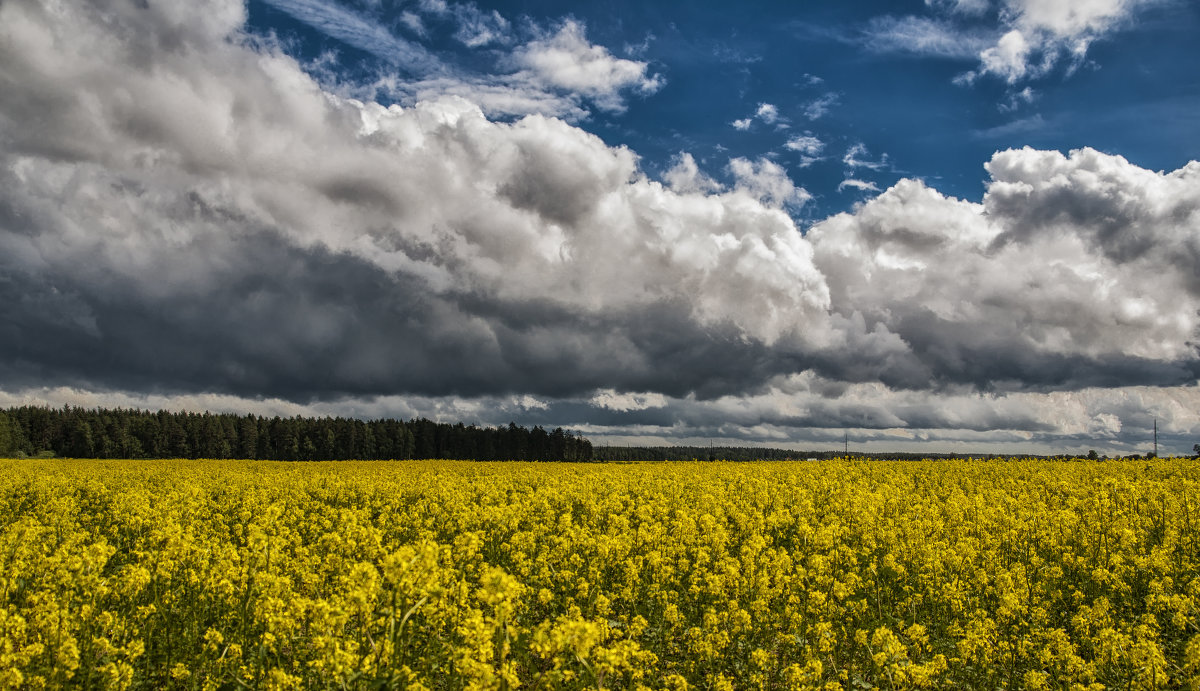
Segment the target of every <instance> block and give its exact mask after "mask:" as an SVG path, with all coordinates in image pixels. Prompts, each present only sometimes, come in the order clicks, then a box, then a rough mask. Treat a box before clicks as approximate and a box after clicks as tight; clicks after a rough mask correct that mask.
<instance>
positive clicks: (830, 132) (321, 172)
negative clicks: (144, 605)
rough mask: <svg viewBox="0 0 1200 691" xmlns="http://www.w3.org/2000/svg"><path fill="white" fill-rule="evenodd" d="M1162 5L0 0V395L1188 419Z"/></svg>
mask: <svg viewBox="0 0 1200 691" xmlns="http://www.w3.org/2000/svg"><path fill="white" fill-rule="evenodd" d="M1198 35H1200V5H1197V4H1196V3H1194V2H1189V1H1187V0H925V1H924V2H915V1H914V2H840V3H779V2H754V1H748V2H742V3H736V4H732V5H731V4H728V3H708V2H692V3H686V4H685V3H665V2H664V3H644V2H626V1H624V0H609V1H606V2H577V3H571V4H570V5H569V6H564V5H563V4H562V3H550V2H536V1H533V0H529V1H524V2H495V3H476V2H453V1H451V0H88V1H86V2H79V1H78V0H6V1H5V2H3V3H0V93H3V94H4V97H3V98H2V99H0V406H8V405H21V404H48V405H54V406H59V405H64V404H71V405H83V406H88V407H92V406H122V407H138V408H152V409H158V408H166V409H173V410H181V409H187V410H213V411H228V412H243V413H245V412H250V413H255V414H263V415H276V414H279V415H291V414H303V415H349V416H356V417H362V418H378V417H399V418H411V417H428V418H431V419H436V420H439V421H463V422H467V423H475V424H483V425H499V424H507V423H508V422H510V421H514V422H517V423H518V424H523V425H544V426H547V427H558V426H562V427H564V428H568V429H571V430H575V431H578V432H581V433H583V434H584V435H586V436H588V437H589V438H591V439H592V440H593V442H594V443H597V444H668V445H669V444H707V443H709V442H710V441H711V442H712V443H716V444H723V445H738V446H746V445H767V446H775V447H783V448H793V449H814V450H824V449H835V448H839V447H841V446H842V444H843V439H844V438H845V437H848V438H849V443H850V446H851V447H852V450H859V451H884V450H896V451H916V452H919V451H930V452H934V451H936V452H945V451H958V452H964V453H966V452H975V453H1062V452H1074V453H1086V452H1087V450H1089V449H1096V450H1097V451H1098V452H1100V453H1108V454H1127V453H1134V452H1137V453H1145V452H1146V451H1149V450H1151V448H1152V447H1151V444H1152V434H1153V428H1154V425H1155V424H1156V423H1157V427H1158V434H1159V443H1160V453H1162V454H1167V453H1176V454H1185V453H1190V452H1191V449H1192V445H1193V444H1194V443H1197V442H1200V388H1198V387H1197V383H1198V380H1200V351H1198V346H1197V343H1198V342H1200V339H1198V335H1200V334H1198V331H1200V163H1198V162H1197V160H1196V159H1197V158H1198V157H1200V155H1198V153H1197V149H1198V148H1200V73H1198V72H1197V70H1196V69H1195V66H1196V65H1197V64H1200V44H1198V43H1197V42H1196V41H1195V37H1196V36H1198Z"/></svg>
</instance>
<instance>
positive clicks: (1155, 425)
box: [1154, 418, 1158, 458]
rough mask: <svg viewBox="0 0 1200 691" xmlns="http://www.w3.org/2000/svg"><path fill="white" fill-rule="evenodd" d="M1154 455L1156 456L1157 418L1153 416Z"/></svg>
mask: <svg viewBox="0 0 1200 691" xmlns="http://www.w3.org/2000/svg"><path fill="white" fill-rule="evenodd" d="M1154 457H1155V458H1158V418H1154Z"/></svg>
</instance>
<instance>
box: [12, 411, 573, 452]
mask: <svg viewBox="0 0 1200 691" xmlns="http://www.w3.org/2000/svg"><path fill="white" fill-rule="evenodd" d="M34 455H44V456H63V457H69V458H248V459H261V460H279V461H338V460H348V459H361V460H378V459H405V458H448V459H461V460H480V461H490V460H513V461H591V460H593V452H592V443H591V442H590V441H588V440H587V439H585V438H583V437H582V436H580V435H578V434H574V433H571V432H568V431H565V430H563V429H562V428H561V427H559V428H556V429H554V430H552V431H547V430H545V429H544V428H542V427H540V426H535V427H534V428H532V429H528V428H525V427H521V426H518V425H516V424H515V423H509V425H508V426H507V427H477V426H475V425H464V424H463V423H461V422H460V423H457V424H449V423H440V422H433V421H431V420H426V419H424V418H421V419H414V420H408V421H401V420H395V419H379V420H357V419H353V418H343V417H319V418H318V417H299V416H296V417H278V416H276V417H263V416H257V415H235V414H230V413H207V412H205V413H193V412H169V411H157V412H151V411H146V410H135V409H122V408H117V409H105V408H92V409H85V408H80V407H75V406H67V407H63V408H50V407H45V406H21V407H14V408H8V409H6V410H0V457H9V456H34Z"/></svg>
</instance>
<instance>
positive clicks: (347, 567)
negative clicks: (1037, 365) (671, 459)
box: [0, 460, 1200, 690]
mask: <svg viewBox="0 0 1200 691" xmlns="http://www.w3.org/2000/svg"><path fill="white" fill-rule="evenodd" d="M1198 567H1200V463H1198V462H1196V461H1193V460H1148V461H1120V462H1113V461H1108V462H1084V461H1078V462H1045V461H1035V460H1010V461H971V462H966V461H924V462H904V463H899V462H875V461H855V460H846V461H833V462H815V463H756V464H724V463H679V464H645V465H599V464H596V465H567V464H518V463H494V464H473V463H467V462H450V461H405V462H369V463H312V464H296V463H271V462H254V461H204V460H201V461H72V460H11V461H0V590H2V591H3V600H2V602H0V688H13V689H24V688H29V689H40V688H61V687H82V688H105V687H109V688H147V689H159V688H179V689H191V688H197V689H217V688H225V689H235V688H263V689H276V688H278V689H284V688H304V689H343V688H347V689H368V688H371V689H373V688H409V689H421V688H429V689H435V688H436V689H460V688H476V689H484V688H486V689H500V688H527V689H536V688H541V689H559V688H607V689H617V688H652V689H684V688H700V689H730V688H739V689H740V688H747V689H790V688H826V689H839V688H840V689H847V690H851V689H870V688H964V689H967V688H969V689H992V688H1029V689H1038V688H1052V689H1101V688H1121V689H1125V688H1133V689H1154V688H1189V687H1190V688H1193V689H1194V688H1198V687H1200V628H1198V627H1200V568H1198Z"/></svg>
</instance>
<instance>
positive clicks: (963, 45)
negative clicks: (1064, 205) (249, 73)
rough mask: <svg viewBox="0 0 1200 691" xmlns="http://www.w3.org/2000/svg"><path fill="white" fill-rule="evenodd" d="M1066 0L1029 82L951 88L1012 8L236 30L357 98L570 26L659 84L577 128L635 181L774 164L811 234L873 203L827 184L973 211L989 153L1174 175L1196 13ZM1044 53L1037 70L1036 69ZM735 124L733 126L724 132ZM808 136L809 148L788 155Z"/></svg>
mask: <svg viewBox="0 0 1200 691" xmlns="http://www.w3.org/2000/svg"><path fill="white" fill-rule="evenodd" d="M1020 4H1021V3H1012V5H1014V6H1019V5H1020ZM1031 4H1036V3H1031ZM1046 4H1053V3H1046ZM1077 4H1079V5H1080V8H1079V9H1078V10H1076V13H1077V14H1078V15H1079V16H1078V17H1077V18H1075V19H1074V21H1072V20H1071V19H1070V18H1060V19H1059V21H1060V23H1061V24H1062V26H1052V27H1051V28H1049V29H1047V28H1045V27H1040V28H1041V30H1043V31H1049V32H1051V33H1054V32H1060V34H1061V35H1060V34H1054V35H1052V36H1049V37H1044V38H1042V39H1041V40H1042V42H1043V49H1042V50H1040V51H1032V52H1031V55H1030V56H1029V58H1028V59H1027V61H1028V62H1029V63H1030V69H1029V72H1028V73H1027V74H1025V75H1021V76H1019V77H1015V78H1013V79H1009V77H1008V75H1005V74H997V73H990V74H985V75H982V76H978V77H976V78H975V79H973V80H967V79H964V75H967V74H969V73H972V72H979V71H980V59H979V57H978V54H979V53H980V52H982V51H984V50H987V49H988V48H989V47H991V46H992V45H993V44H994V43H996V42H997V41H998V39H999V38H1000V37H1001V36H1003V34H1005V33H1007V32H1008V31H1010V30H1012V28H1013V27H1014V26H1017V25H1018V24H1020V21H1019V20H1015V19H1014V18H1012V17H1006V16H1003V15H1005V13H1007V14H1012V12H1013V10H1012V9H1011V8H1007V9H1005V8H1001V7H999V6H997V5H996V4H995V3H992V4H989V3H984V2H980V3H976V4H972V3H958V5H964V6H965V9H959V8H958V5H956V4H955V3H938V2H853V3H776V2H753V3H739V4H736V5H729V4H727V3H688V4H686V5H682V4H663V3H635V2H624V3H622V2H603V3H573V4H572V5H571V6H570V11H569V12H568V13H565V14H564V13H563V5H562V4H561V3H549V2H545V3H537V2H500V3H485V4H474V3H449V4H444V3H443V4H438V3H428V2H427V3H424V4H423V3H421V2H407V3H406V2H386V1H381V2H371V1H369V0H368V1H365V2H359V3H352V2H340V3H339V2H337V1H336V0H321V1H320V2H317V1H315V0H300V1H296V0H269V1H267V0H252V1H251V2H250V3H249V5H248V8H249V20H250V21H249V23H248V28H249V29H250V30H251V31H252V32H254V33H256V34H260V35H273V36H275V37H277V38H278V39H280V41H281V42H282V44H283V46H284V47H285V49H286V50H287V52H288V53H289V54H291V55H294V56H295V57H297V58H298V59H300V60H301V61H304V62H308V63H318V62H319V63H320V64H321V66H322V69H323V70H328V71H329V72H330V74H329V75H328V76H329V77H331V78H332V79H336V80H338V81H340V82H345V83H349V84H359V85H366V84H370V83H372V82H374V81H376V80H377V79H378V78H379V76H380V75H381V74H383V75H386V74H399V75H403V76H409V77H414V76H424V75H426V74H428V73H429V71H430V70H431V66H430V65H429V64H428V62H429V61H428V56H432V57H433V58H435V59H436V60H437V61H438V62H439V66H440V67H442V68H443V69H444V70H445V71H447V72H454V73H457V74H460V75H462V76H463V77H465V78H475V79H480V80H485V81H486V80H487V79H488V77H489V76H492V75H503V74H505V73H506V72H508V71H509V70H506V69H504V68H503V67H502V66H503V65H504V63H505V59H506V58H507V57H508V56H509V55H511V53H512V52H513V50H514V49H517V48H519V47H520V46H521V44H522V43H523V42H528V41H529V40H531V39H532V38H534V37H536V36H538V35H544V34H547V33H553V32H555V31H556V30H558V29H559V28H560V27H562V26H563V24H564V23H566V22H575V23H577V24H578V25H579V27H580V28H581V30H582V31H583V32H585V35H586V39H587V40H588V41H589V42H591V43H592V44H594V45H595V46H599V47H602V48H603V49H605V50H607V51H608V52H609V53H610V54H611V55H612V56H613V57H614V58H617V59H625V60H630V61H635V62H637V63H640V64H644V65H645V66H646V75H647V77H649V78H651V79H654V80H657V81H658V82H659V83H660V85H659V86H656V87H655V88H653V89H650V90H648V91H649V93H647V92H644V91H642V90H640V89H639V88H638V87H637V86H636V85H632V86H629V87H626V88H624V89H623V90H621V101H622V107H621V108H620V109H619V110H616V111H615V112H614V110H613V109H605V108H603V107H596V106H595V105H594V104H588V103H586V102H585V103H584V107H585V108H586V109H587V115H586V117H582V118H578V119H575V121H576V124H578V125H579V126H580V127H582V128H584V129H586V130H588V131H589V132H593V133H595V134H597V135H599V136H601V137H602V138H603V139H604V141H605V142H607V143H608V144H610V145H625V146H628V147H630V148H631V149H633V150H634V151H635V152H636V153H637V154H638V155H639V156H641V158H642V166H643V168H644V169H645V171H646V172H647V173H648V174H650V175H661V174H662V173H663V172H665V171H666V170H667V169H668V168H669V167H670V166H671V165H672V159H673V157H675V156H677V155H678V154H679V153H680V152H688V153H691V154H692V155H693V156H694V157H695V159H696V160H697V162H698V163H699V164H700V165H701V167H702V168H703V169H704V170H706V171H707V172H708V173H709V174H711V175H713V176H714V177H717V178H718V179H722V178H723V179H728V174H727V172H726V171H724V168H725V165H726V163H727V161H728V160H729V159H730V158H733V157H739V156H740V157H747V158H752V159H753V158H758V157H761V156H767V157H770V158H771V159H772V160H775V161H777V162H778V163H780V164H781V165H782V166H784V168H785V169H786V170H787V171H788V174H789V176H790V177H791V178H792V179H793V180H794V181H795V182H796V184H797V185H800V186H802V187H803V188H804V189H806V190H808V191H809V192H810V193H811V194H812V195H813V200H812V202H811V204H808V205H806V206H807V208H806V209H804V210H802V211H798V212H797V214H796V215H797V218H798V219H801V220H805V221H810V222H811V221H813V220H819V219H821V218H824V217H825V216H827V215H829V214H830V213H834V212H837V211H843V210H845V209H847V208H849V207H851V206H852V205H853V204H854V203H855V202H856V201H860V200H861V199H862V198H863V197H864V194H869V193H870V190H869V189H867V190H864V189H862V188H861V187H859V186H849V185H842V183H843V181H845V180H846V179H854V180H860V181H862V182H864V183H870V184H872V185H874V186H876V187H878V188H880V189H885V188H886V187H888V186H889V185H891V184H893V183H894V182H895V181H896V180H898V179H900V178H902V177H917V178H921V179H924V180H927V181H929V182H931V183H934V184H935V185H936V187H937V188H938V189H939V190H941V191H942V192H944V193H946V194H950V195H953V196H957V197H964V198H972V199H976V198H978V197H979V196H981V195H982V193H983V191H984V181H985V174H984V171H983V169H982V163H983V162H984V161H986V160H987V159H988V158H989V157H990V156H991V154H992V152H994V151H996V150H998V149H1006V148H1014V147H1015V148H1020V147H1023V146H1033V147H1035V148H1044V149H1058V150H1062V151H1067V150H1070V149H1077V148H1081V147H1085V146H1087V147H1092V148H1095V149H1098V150H1100V151H1104V152H1108V153H1114V154H1119V155H1121V156H1124V157H1125V158H1126V159H1128V160H1129V161H1131V162H1133V163H1135V164H1137V165H1139V166H1141V167H1144V168H1149V169H1153V170H1173V169H1175V168H1178V167H1179V166H1181V165H1183V164H1185V163H1187V161H1188V160H1190V157H1191V155H1192V153H1193V152H1194V148H1189V146H1188V144H1189V143H1191V142H1196V141H1197V140H1200V118H1198V117H1197V115H1196V113H1197V112H1200V76H1198V73H1197V71H1196V70H1195V65H1196V64H1197V63H1198V62H1200V55H1198V53H1200V48H1198V47H1197V44H1196V41H1195V37H1196V36H1197V35H1200V8H1198V7H1197V6H1196V5H1195V4H1194V3H1186V2H1178V1H1175V2H1169V1H1161V2H1142V3H1131V2H1093V3H1077ZM975 5H978V8H977V9H976V7H975ZM1088 12H1092V13H1093V15H1090V16H1089V15H1088V14H1087V13H1088ZM339 15H342V16H349V17H354V18H355V19H358V20H361V22H362V27H364V28H365V27H368V26H369V27H371V31H372V32H374V31H380V32H386V34H387V35H388V36H389V37H392V38H393V39H394V40H395V41H397V42H398V43H402V44H404V45H406V46H412V47H415V48H416V49H417V50H419V51H420V52H419V53H417V55H410V54H409V53H410V52H415V51H408V50H405V49H397V48H395V47H394V46H388V45H383V46H379V45H376V44H374V43H372V38H371V37H364V36H363V35H362V32H361V31H359V30H357V27H354V28H345V27H344V26H343V28H341V29H338V28H331V22H332V21H333V18H334V17H337V16H339ZM406 19H407V22H406ZM1089 20H1090V21H1089ZM418 27H419V28H418ZM481 31H486V32H488V33H487V34H486V35H481V34H480V33H479V32H481ZM1026 33H1032V32H1030V31H1028V30H1027V31H1026ZM1079 40H1086V41H1087V42H1088V45H1087V48H1086V51H1085V52H1083V53H1081V54H1078V55H1075V54H1071V50H1072V48H1071V47H1070V46H1069V45H1068V46H1063V45H1060V44H1067V43H1071V42H1075V41H1079ZM1047 57H1049V58H1050V60H1051V64H1050V65H1049V66H1048V67H1047V68H1045V69H1042V68H1041V65H1040V64H1036V63H1040V62H1041V61H1042V60H1044V59H1046V58H1047ZM497 66H501V67H500V69H497ZM373 95H374V96H375V97H376V98H378V99H380V100H382V101H389V100H399V101H400V102H405V101H406V100H407V101H412V100H413V99H412V98H408V99H405V98H402V97H401V98H397V94H395V93H388V92H386V91H380V92H377V93H375V94H373ZM764 105H766V106H769V108H767V109H765V110H764V111H763V113H762V115H756V113H758V112H759V109H760V108H762V107H763V106H764ZM495 115H496V116H497V117H518V116H519V114H511V113H495ZM738 121H742V122H743V123H745V124H746V125H747V127H746V129H742V130H739V129H736V128H735V127H734V126H733V123H735V122H738ZM806 137H807V138H811V139H803V140H802V142H803V141H807V142H819V146H820V147H821V148H820V150H819V153H816V154H815V155H814V154H813V153H811V150H805V149H803V148H801V149H800V150H797V149H796V148H791V149H789V148H788V142H790V141H792V142H794V141H796V140H797V139H799V138H806ZM794 146H795V145H794ZM810 146H811V145H810ZM854 147H862V148H863V149H865V152H863V153H859V154H858V155H856V156H854V158H856V159H858V160H861V161H865V162H869V163H873V164H879V165H873V166H861V165H860V166H850V165H847V164H846V163H845V159H846V158H847V154H850V153H851V150H852V149H854ZM812 158H815V159H817V160H815V161H812V162H810V163H806V159H812ZM839 185H842V187H841V190H840V191H839Z"/></svg>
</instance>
